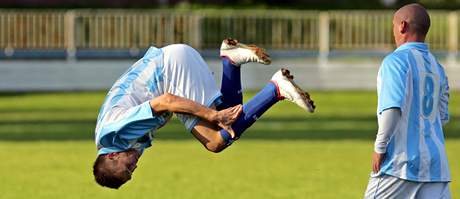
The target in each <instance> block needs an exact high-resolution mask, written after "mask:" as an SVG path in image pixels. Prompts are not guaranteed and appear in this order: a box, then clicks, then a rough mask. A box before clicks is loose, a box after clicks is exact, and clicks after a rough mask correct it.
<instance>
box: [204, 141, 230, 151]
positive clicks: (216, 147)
mask: <svg viewBox="0 0 460 199" xmlns="http://www.w3.org/2000/svg"><path fill="white" fill-rule="evenodd" d="M225 148H227V146H226V145H225V144H224V143H223V142H208V143H206V149H208V151H210V152H213V153H219V152H221V151H223V150H224V149H225Z"/></svg>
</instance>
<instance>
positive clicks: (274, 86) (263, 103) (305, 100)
mask: <svg viewBox="0 0 460 199" xmlns="http://www.w3.org/2000/svg"><path fill="white" fill-rule="evenodd" d="M292 78H293V77H292V75H290V73H289V71H288V70H286V69H282V70H280V71H278V72H277V73H275V75H274V76H273V78H272V81H271V82H269V83H267V85H266V86H265V87H264V88H263V89H262V90H261V91H259V92H258V93H257V94H256V95H255V96H254V97H253V98H252V99H251V100H249V101H248V102H247V103H245V104H244V105H243V112H242V113H241V115H240V116H239V117H238V119H237V120H236V121H235V122H234V123H233V124H232V125H231V126H232V129H233V131H234V132H235V134H236V138H232V137H231V136H230V134H229V133H228V132H227V131H226V130H224V129H220V130H219V129H218V128H217V127H215V126H212V125H208V124H206V123H203V122H200V123H198V124H197V125H196V126H195V127H194V130H193V131H192V132H193V134H194V136H195V137H196V138H197V139H198V140H200V142H201V143H202V144H203V145H205V146H206V148H207V149H208V150H210V151H214V152H218V151H221V150H222V149H224V148H225V147H226V146H228V145H230V144H231V143H232V142H233V141H234V140H236V139H238V138H239V137H240V136H241V135H242V134H243V132H244V131H245V130H246V129H247V128H249V127H250V126H251V125H252V124H254V122H256V120H257V119H258V118H260V117H261V116H262V114H263V113H265V111H267V110H268V109H269V108H270V107H272V106H273V105H274V104H276V103H277V102H278V101H279V100H282V99H287V100H289V101H292V102H294V103H296V104H297V105H299V106H300V107H302V108H303V109H305V110H308V111H310V112H313V110H314V108H315V107H314V104H313V101H312V100H310V98H309V96H308V94H307V93H306V92H304V91H302V90H301V89H300V88H299V87H298V86H297V85H295V84H294V82H293V80H292ZM217 130H218V134H217V135H216V131H217ZM219 135H220V136H219Z"/></svg>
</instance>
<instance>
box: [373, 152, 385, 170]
mask: <svg viewBox="0 0 460 199" xmlns="http://www.w3.org/2000/svg"><path fill="white" fill-rule="evenodd" d="M384 159H385V154H384V153H377V152H374V153H373V154H372V171H373V172H374V173H378V172H379V171H380V166H381V164H382V162H383V160H384Z"/></svg>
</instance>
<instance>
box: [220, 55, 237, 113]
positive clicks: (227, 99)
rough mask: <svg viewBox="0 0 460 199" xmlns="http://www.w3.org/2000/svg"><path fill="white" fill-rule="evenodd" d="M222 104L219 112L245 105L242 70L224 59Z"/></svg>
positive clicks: (221, 90)
mask: <svg viewBox="0 0 460 199" xmlns="http://www.w3.org/2000/svg"><path fill="white" fill-rule="evenodd" d="M222 65H223V69H222V85H221V89H220V92H221V93H222V104H220V105H219V106H218V107H217V110H222V109H226V108H229V107H232V106H236V105H238V104H242V103H243V93H242V90H241V68H240V67H239V66H235V65H233V64H232V61H230V59H228V58H226V57H222Z"/></svg>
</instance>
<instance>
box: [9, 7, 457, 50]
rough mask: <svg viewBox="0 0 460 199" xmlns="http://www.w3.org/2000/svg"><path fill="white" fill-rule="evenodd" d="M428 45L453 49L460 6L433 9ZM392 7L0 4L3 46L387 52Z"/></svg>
mask: <svg viewBox="0 0 460 199" xmlns="http://www.w3.org/2000/svg"><path fill="white" fill-rule="evenodd" d="M430 14H431V18H432V27H431V29H430V32H429V34H428V38H427V40H428V43H429V44H430V46H431V48H433V49H435V50H438V51H443V52H449V53H450V54H455V55H456V54H457V51H458V42H459V40H458V37H459V31H458V28H459V26H458V23H459V22H458V12H456V11H430ZM391 19H392V11H374V10H373V11H321V12H320V11H292V10H195V11H176V10H67V11H63V10H0V49H3V50H4V52H5V54H6V55H8V54H11V53H8V52H13V51H15V50H24V49H27V50H64V51H67V52H68V55H69V56H72V55H74V54H75V51H78V50H82V49H93V50H98V49H104V50H116V49H128V50H138V49H145V48H147V47H148V46H150V45H156V46H163V45H166V44H171V43H187V44H189V45H191V46H193V47H195V48H198V49H215V48H218V47H219V45H220V42H221V41H222V39H223V38H225V37H234V38H238V39H240V40H242V41H245V42H249V43H257V44H258V45H261V46H263V47H265V48H269V49H279V50H308V51H316V52H319V53H320V54H323V55H324V54H326V55H327V53H328V52H330V51H332V50H344V51H350V50H361V51H368V50H376V51H388V50H389V49H392V48H393V47H394V44H393V37H392V31H391Z"/></svg>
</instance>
